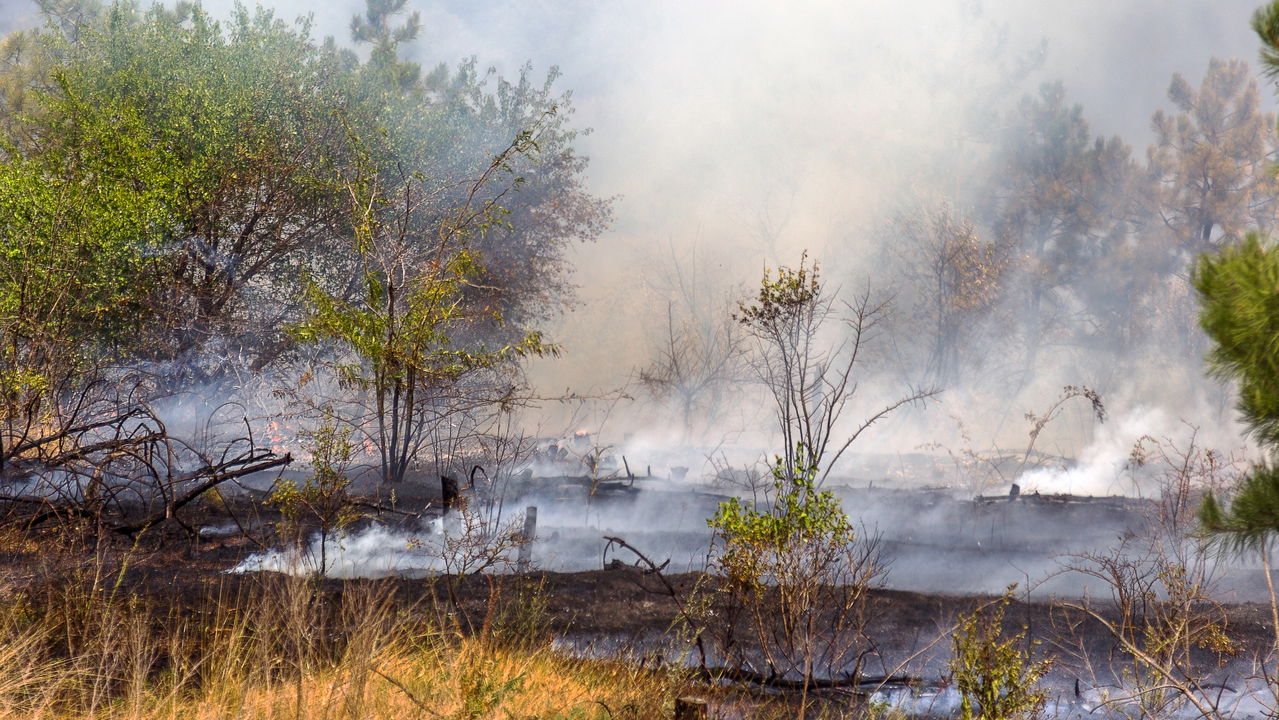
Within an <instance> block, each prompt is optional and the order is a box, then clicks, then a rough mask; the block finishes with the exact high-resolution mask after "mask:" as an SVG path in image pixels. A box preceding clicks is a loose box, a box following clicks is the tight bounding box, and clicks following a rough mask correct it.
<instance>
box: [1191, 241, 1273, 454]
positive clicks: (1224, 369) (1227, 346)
mask: <svg viewBox="0 0 1279 720" xmlns="http://www.w3.org/2000/svg"><path fill="white" fill-rule="evenodd" d="M1192 280H1193V282H1194V286H1195V289H1196V290H1197V291H1198V293H1199V299H1200V303H1201V305H1202V309H1201V311H1200V315H1199V322H1200V324H1201V325H1202V326H1203V329H1204V331H1205V332H1206V333H1207V334H1208V337H1209V338H1210V339H1211V340H1212V341H1213V348H1212V351H1211V353H1210V355H1209V357H1208V361H1209V365H1210V367H1211V369H1212V372H1213V373H1214V374H1215V375H1217V376H1218V377H1220V378H1222V379H1225V380H1234V381H1236V382H1237V383H1238V386H1239V411H1240V414H1241V416H1242V418H1243V421H1244V422H1245V423H1246V424H1247V426H1248V429H1249V431H1250V432H1251V433H1252V434H1253V436H1254V437H1256V438H1257V440H1258V441H1259V442H1260V443H1261V444H1262V445H1264V446H1267V447H1270V448H1274V447H1276V446H1279V253H1276V252H1275V251H1274V248H1273V247H1272V246H1271V245H1270V244H1269V243H1267V242H1264V241H1263V240H1262V239H1261V238H1260V237H1259V236H1258V235H1256V234H1249V235H1248V237H1247V238H1245V239H1244V241H1243V242H1242V243H1239V244H1238V245H1234V246H1228V247H1225V248H1222V250H1221V251H1220V252H1218V253H1215V254H1208V255H1203V256H1201V257H1200V259H1199V262H1198V264H1197V265H1196V266H1195V268H1194V273H1193V277H1192Z"/></svg>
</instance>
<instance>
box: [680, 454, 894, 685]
mask: <svg viewBox="0 0 1279 720" xmlns="http://www.w3.org/2000/svg"><path fill="white" fill-rule="evenodd" d="M793 457H795V458H798V462H797V464H796V465H794V466H792V467H786V462H787V461H786V460H785V459H783V458H780V457H779V458H777V459H776V460H775V462H774V465H773V484H772V489H771V491H769V492H766V493H765V498H764V503H765V504H764V505H763V506H762V507H759V506H752V505H749V504H747V503H745V502H743V501H741V500H737V499H734V500H729V501H726V502H723V503H721V504H720V506H719V509H718V511H717V512H716V514H715V516H714V517H712V518H711V519H710V520H708V521H707V522H708V524H709V525H710V527H711V528H712V529H713V530H714V531H715V540H714V545H713V546H712V551H711V556H710V561H711V564H712V567H713V568H714V569H715V570H716V571H717V572H718V574H719V575H720V576H721V578H722V580H721V582H720V584H719V586H718V588H717V590H716V596H717V597H716V600H715V601H714V603H713V610H712V608H711V606H709V605H708V604H707V601H706V600H694V601H693V602H692V603H691V604H692V606H693V607H699V608H702V611H701V612H703V613H704V615H705V618H704V620H702V621H699V624H700V625H701V626H702V627H703V628H706V630H707V631H706V632H705V633H703V639H704V640H705V641H707V642H712V643H714V644H716V645H717V646H718V647H717V651H718V652H720V653H722V657H723V658H724V662H725V663H726V664H728V665H730V666H732V665H736V666H737V667H738V668H742V667H746V668H754V669H755V670H756V672H758V673H759V674H760V675H761V676H762V677H769V678H774V677H775V678H782V677H787V676H798V677H799V678H800V679H802V680H803V681H804V687H805V694H804V697H803V698H801V705H802V706H803V707H804V708H805V709H806V708H807V705H808V700H807V688H808V685H809V683H811V681H812V680H813V679H814V678H815V677H819V676H824V677H833V676H836V675H842V676H846V677H849V678H853V679H854V682H855V680H856V678H857V677H858V676H859V675H860V674H861V671H862V665H863V663H864V662H865V660H866V655H867V652H866V651H865V649H864V643H865V642H866V634H865V630H866V621H867V618H866V604H865V599H866V594H867V591H868V590H869V588H871V587H872V586H873V585H874V584H875V583H876V582H877V579H878V578H879V576H880V575H881V574H882V572H883V568H882V567H881V566H880V565H879V556H878V549H877V548H878V546H877V544H876V539H875V538H874V537H868V538H863V537H859V535H858V533H856V532H855V531H854V527H853V525H852V523H851V521H850V520H849V519H848V516H847V515H846V514H845V513H844V511H843V509H842V507H841V506H840V503H839V500H838V498H836V497H835V496H834V494H833V493H831V492H829V491H825V490H819V489H818V488H817V486H816V480H817V473H818V461H817V458H816V457H815V456H813V455H812V454H811V453H810V451H809V450H808V448H807V447H806V446H804V445H800V446H799V447H797V448H795V450H794V451H793ZM708 611H709V612H708ZM742 632H745V633H746V637H747V638H749V640H748V641H747V642H742V641H743V640H744V639H746V638H742V637H739V635H738V634H739V633H742ZM747 647H749V648H751V649H750V650H749V652H747V651H744V650H743V648H747Z"/></svg>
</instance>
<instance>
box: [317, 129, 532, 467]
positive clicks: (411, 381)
mask: <svg viewBox="0 0 1279 720" xmlns="http://www.w3.org/2000/svg"><path fill="white" fill-rule="evenodd" d="M527 142H528V139H527V136H521V137H520V138H518V139H517V140H516V141H515V142H514V143H513V144H512V145H511V146H510V147H509V148H508V149H507V150H506V151H504V152H503V153H501V154H499V155H498V156H496V157H495V158H494V159H493V160H492V163H491V164H490V166H489V168H488V170H487V171H485V172H484V173H483V174H482V175H481V176H480V177H479V178H477V179H475V180H474V181H473V190H474V192H473V193H472V197H471V198H470V199H469V200H473V198H474V195H475V194H476V193H478V191H479V189H480V188H482V187H483V186H484V184H485V183H487V182H488V181H490V179H491V178H492V177H493V176H494V175H495V174H497V173H499V172H500V171H501V169H502V168H503V166H504V164H505V163H506V162H507V159H508V158H510V157H513V156H515V155H517V154H518V153H519V152H521V151H522V149H523V148H524V147H525V145H526V144H527ZM365 167H366V170H365V171H364V172H363V173H361V174H359V175H356V176H354V177H353V178H351V181H350V184H349V186H348V187H349V193H350V202H351V205H352V216H353V217H354V218H356V223H355V243H354V244H355V247H354V250H355V252H356V253H357V254H358V256H359V264H360V271H361V281H362V286H361V288H360V290H359V292H357V293H354V294H348V295H341V296H335V295H333V294H330V293H328V292H326V291H325V290H324V288H323V287H322V286H321V285H320V284H319V283H317V282H314V281H313V282H311V283H309V284H308V286H307V291H306V303H307V314H306V317H305V318H304V319H303V320H302V321H301V322H300V323H298V324H297V325H295V326H294V327H293V333H294V335H295V336H296V337H298V338H299V339H300V340H302V341H303V342H307V343H317V342H325V341H335V342H336V343H337V344H338V346H339V348H340V350H341V351H345V352H348V353H350V354H351V355H353V357H352V358H351V359H350V360H349V361H347V360H342V361H340V362H339V364H338V366H337V368H336V369H337V372H338V375H339V378H340V380H341V382H342V384H343V385H344V386H346V387H347V388H350V389H353V390H355V391H357V392H358V393H359V396H360V398H361V399H360V400H357V404H356V406H355V407H354V408H352V411H351V412H350V413H348V414H349V415H350V421H351V422H353V423H354V424H355V427H356V428H357V429H358V430H359V431H360V432H361V433H363V434H364V435H365V436H366V437H367V439H368V440H369V441H370V442H372V443H373V445H374V446H375V447H376V448H377V450H378V453H379V461H380V468H381V475H382V479H383V480H384V481H386V482H390V483H397V482H400V481H402V480H403V479H404V477H405V474H406V473H407V472H408V470H409V468H410V466H411V465H412V463H413V462H414V461H415V460H416V459H417V457H418V453H419V452H420V451H421V450H422V448H423V444H424V443H425V442H426V441H427V440H428V438H429V437H430V433H431V431H432V430H433V429H434V428H436V427H438V426H440V425H444V424H447V422H448V421H449V420H451V419H453V416H454V415H455V414H456V413H459V412H462V413H465V412H468V411H471V410H475V409H477V408H478V407H481V406H484V405H489V404H492V401H493V400H494V398H492V396H490V395H488V394H486V393H484V392H483V390H484V389H494V388H493V386H492V385H491V384H484V383H481V385H480V387H479V388H476V387H474V386H471V387H469V388H466V387H463V386H464V385H466V381H467V380H469V379H472V378H474V377H476V376H477V375H479V374H482V373H485V372H488V371H494V370H497V369H499V368H501V367H502V366H509V365H510V364H511V363H512V362H513V361H515V360H517V359H519V358H522V357H525V356H527V355H542V354H547V353H551V352H554V351H555V348H554V347H553V346H551V345H549V344H546V343H544V342H543V341H542V337H541V335H540V334H538V333H536V332H531V333H528V334H527V335H525V336H524V337H523V338H521V339H520V341H519V342H516V343H512V344H506V345H502V346H500V347H497V348H489V347H487V346H486V345H484V344H483V343H481V342H476V341H470V342H468V341H466V340H459V339H458V337H457V336H458V335H459V334H461V333H463V332H464V331H465V329H466V328H467V326H468V324H470V323H471V322H474V321H476V320H477V317H476V311H475V309H474V308H472V307H470V306H469V305H468V304H467V303H466V302H465V288H466V286H467V283H468V282H470V281H471V280H472V279H473V278H474V277H475V276H476V275H477V274H478V268H479V265H478V262H477V260H476V258H475V255H474V254H472V253H470V252H468V251H466V250H465V249H462V250H458V249H457V248H458V243H459V242H460V241H461V240H460V239H461V238H463V237H465V236H467V235H469V234H472V233H479V232H482V231H483V230H484V228H485V227H486V226H487V224H488V222H489V217H490V215H491V213H492V212H493V210H494V207H493V204H492V203H487V204H486V203H480V204H479V205H472V204H471V203H470V202H468V203H467V204H464V205H462V206H461V207H459V208H456V209H455V210H454V211H453V214H452V216H451V217H450V218H449V219H448V220H446V221H444V222H441V223H440V224H438V225H437V226H435V227H429V226H424V225H423V224H422V223H421V222H420V221H419V219H418V218H417V214H418V213H419V212H427V213H434V212H435V209H434V208H433V207H432V206H431V205H430V203H428V202H426V201H427V200H429V199H430V198H431V193H430V192H429V189H426V188H423V187H422V180H421V179H420V178H413V177H410V178H404V179H402V180H401V183H400V185H399V186H396V187H392V188H389V189H388V188H384V187H382V186H381V185H380V178H381V175H380V173H378V172H377V171H376V168H374V167H372V166H370V165H365ZM424 230H425V231H429V232H431V235H430V236H428V237H422V236H421V235H420V234H419V233H421V232H423V231H424ZM424 244H429V245H430V246H433V247H434V252H432V253H430V254H429V255H428V254H425V253H422V252H420V251H418V250H420V248H421V247H422V245H424ZM485 316H486V317H484V318H480V319H482V320H491V321H494V322H501V317H500V316H499V315H498V314H497V313H496V312H495V311H493V310H491V309H490V310H488V311H487V312H486V313H485ZM339 357H341V356H339ZM499 390H500V391H504V392H507V393H509V392H510V389H509V388H505V389H501V388H499Z"/></svg>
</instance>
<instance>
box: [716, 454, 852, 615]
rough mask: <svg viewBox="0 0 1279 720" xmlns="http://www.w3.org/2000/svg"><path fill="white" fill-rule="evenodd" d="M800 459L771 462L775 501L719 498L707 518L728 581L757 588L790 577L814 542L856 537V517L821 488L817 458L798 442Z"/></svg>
mask: <svg viewBox="0 0 1279 720" xmlns="http://www.w3.org/2000/svg"><path fill="white" fill-rule="evenodd" d="M795 458H796V465H794V466H793V467H789V468H788V467H785V466H784V463H785V461H784V460H783V459H782V458H780V457H778V458H776V460H775V461H774V465H773V492H772V493H771V494H770V499H771V501H772V502H771V504H770V505H768V506H767V507H765V508H764V509H759V508H756V507H754V506H752V505H751V504H749V503H747V502H745V501H744V500H741V499H739V498H733V499H730V500H726V501H724V502H722V503H720V505H719V508H718V510H717V511H716V513H715V515H714V517H712V518H710V519H709V520H707V524H708V525H710V527H711V529H712V530H714V531H715V532H716V533H717V535H718V536H719V538H720V539H721V541H722V542H723V547H722V548H721V550H720V551H719V553H718V554H717V555H716V557H715V564H716V566H717V567H718V569H719V570H720V572H722V573H723V574H724V576H725V577H727V578H728V579H729V581H730V582H732V583H734V584H735V585H738V586H740V587H742V588H745V589H748V590H750V591H751V592H754V593H757V594H758V593H762V592H763V590H764V588H765V586H766V585H768V584H770V583H776V582H778V581H779V580H783V579H785V578H786V577H788V575H789V572H788V570H792V571H793V569H794V567H795V565H794V563H796V562H799V561H800V560H801V559H802V558H804V557H805V556H807V555H808V554H809V552H810V551H811V549H812V548H814V547H826V546H840V547H842V546H845V545H847V544H849V543H851V542H853V540H854V539H855V537H856V535H855V533H854V529H853V525H852V522H851V521H850V520H849V519H848V515H846V514H845V513H844V511H843V508H842V507H841V505H840V502H839V499H838V498H836V497H835V495H834V493H832V492H830V491H829V490H818V489H817V487H816V479H817V473H818V466H817V462H816V459H815V458H813V457H812V456H811V454H810V453H809V452H808V450H807V448H806V447H804V446H803V445H800V446H799V447H797V448H796V450H795Z"/></svg>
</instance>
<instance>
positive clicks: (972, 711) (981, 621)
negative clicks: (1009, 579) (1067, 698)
mask: <svg viewBox="0 0 1279 720" xmlns="http://www.w3.org/2000/svg"><path fill="white" fill-rule="evenodd" d="M1012 592H1013V590H1012V588H1009V589H1008V591H1007V592H1005V593H1004V596H1003V598H1002V599H1000V600H999V601H998V602H995V603H992V604H991V605H987V606H985V607H984V608H978V609H977V610H975V611H973V612H972V613H969V614H965V615H961V616H960V618H959V625H958V627H956V629H955V633H954V635H953V637H952V653H953V654H952V657H951V660H950V671H951V674H952V677H953V678H954V681H955V688H956V689H957V690H958V691H959V694H960V697H961V700H960V710H959V716H960V718H962V720H1015V719H1016V718H1033V717H1035V716H1037V715H1038V713H1039V711H1040V710H1042V708H1043V705H1044V702H1045V700H1046V699H1047V693H1046V692H1045V691H1044V690H1043V689H1042V688H1040V687H1039V686H1038V683H1039V681H1040V679H1041V678H1043V676H1044V674H1045V673H1047V672H1048V668H1049V665H1050V662H1049V661H1048V660H1034V659H1032V658H1031V655H1030V652H1029V651H1028V650H1027V649H1026V647H1027V644H1028V643H1027V642H1026V631H1025V629H1024V628H1023V629H1022V630H1021V631H1020V632H1017V633H1015V634H1012V635H1009V634H1008V633H1007V632H1005V631H1004V612H1005V611H1006V610H1007V608H1008V605H1009V603H1010V602H1012Z"/></svg>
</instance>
